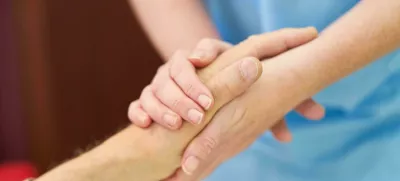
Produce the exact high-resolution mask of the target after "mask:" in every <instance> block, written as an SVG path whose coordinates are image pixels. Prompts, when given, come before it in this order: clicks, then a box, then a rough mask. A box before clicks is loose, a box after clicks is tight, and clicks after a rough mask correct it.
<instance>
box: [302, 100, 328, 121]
mask: <svg viewBox="0 0 400 181" xmlns="http://www.w3.org/2000/svg"><path fill="white" fill-rule="evenodd" d="M295 110H296V112H297V113H299V114H300V115H302V116H304V117H305V118H307V119H310V120H320V119H322V118H323V117H324V116H325V109H324V107H323V106H322V105H320V104H318V103H317V102H315V101H314V100H312V99H307V100H305V101H303V102H302V103H301V104H300V105H298V106H297V107H296V108H295Z"/></svg>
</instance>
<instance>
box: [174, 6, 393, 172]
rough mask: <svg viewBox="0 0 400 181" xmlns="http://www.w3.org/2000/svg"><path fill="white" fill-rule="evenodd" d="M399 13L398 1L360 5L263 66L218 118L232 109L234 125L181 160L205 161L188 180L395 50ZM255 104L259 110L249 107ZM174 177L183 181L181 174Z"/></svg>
mask: <svg viewBox="0 0 400 181" xmlns="http://www.w3.org/2000/svg"><path fill="white" fill-rule="evenodd" d="M399 9H400V1H396V0H385V1H373V0H364V1H362V2H360V3H359V4H358V5H357V6H356V7H355V8H353V9H352V10H351V11H350V12H348V13H347V14H346V15H345V16H343V17H342V18H341V19H340V20H338V21H337V22H335V23H334V24H332V25H331V26H330V27H329V28H327V29H326V30H325V31H324V32H323V33H322V34H321V36H320V37H318V38H317V39H315V40H314V41H312V42H311V43H308V44H306V45H303V46H301V47H299V48H296V49H293V50H291V51H289V52H287V53H285V54H282V55H280V56H278V57H274V58H272V59H269V60H268V61H263V67H264V71H263V72H264V73H263V75H262V76H261V78H260V80H259V81H257V83H255V85H253V86H252V87H251V88H250V90H248V91H246V93H245V94H243V95H242V96H241V97H239V98H238V99H235V100H234V101H233V102H231V103H230V104H229V105H227V106H225V107H224V108H223V109H221V110H220V111H219V113H218V114H221V115H222V114H225V113H227V112H229V110H232V108H233V107H235V108H236V110H237V111H236V112H231V114H234V113H235V114H236V115H237V117H238V118H237V119H236V121H229V122H212V123H210V125H208V127H207V128H206V129H205V130H203V131H202V133H201V134H200V135H199V136H197V138H196V139H195V140H194V141H193V142H192V143H191V145H190V146H189V148H188V149H187V150H186V152H185V154H184V155H185V156H184V157H185V158H188V157H190V156H194V157H195V158H197V159H199V161H200V160H204V163H203V165H202V166H200V167H201V168H200V169H199V170H198V172H197V173H195V174H194V176H193V175H192V177H190V180H193V179H195V180H196V179H199V178H203V177H204V176H205V175H207V174H208V173H209V172H210V171H212V170H213V169H214V168H215V167H216V166H217V165H219V164H220V163H221V162H222V161H224V160H226V159H227V158H230V157H231V156H233V155H235V154H236V153H238V152H239V151H240V150H243V148H245V147H247V146H248V145H249V144H250V143H251V142H252V141H254V140H255V139H256V138H257V137H258V136H259V135H260V134H262V133H263V132H264V130H265V128H267V127H270V126H271V124H272V122H271V121H266V120H276V119H278V118H279V117H281V116H282V115H283V114H284V113H286V112H287V111H288V110H290V109H291V108H292V107H293V106H295V105H297V104H298V103H299V102H301V101H303V100H304V99H305V98H307V97H310V96H312V95H314V94H316V93H317V92H318V91H320V90H322V89H323V88H325V87H327V86H328V85H330V84H332V83H334V82H335V81H337V80H339V79H341V78H343V77H345V76H347V75H349V74H351V73H352V72H354V71H356V70H358V69H360V68H362V67H364V66H366V65H367V64H369V63H370V62H373V61H374V60H377V59H378V58H379V57H381V56H383V55H385V54H387V53H389V52H391V51H393V50H395V49H396V48H398V47H399V46H400V14H399V13H398V10H399ZM360 30H362V31H360ZM232 51H234V50H232ZM310 52H312V53H310ZM219 58H221V59H224V58H225V57H224V55H222V56H220V57H219ZM231 58H233V57H231ZM227 59H230V58H227ZM294 59H295V60H296V61H291V60H294ZM219 63H224V61H219V60H217V61H216V63H215V64H212V65H211V66H210V67H213V66H218V65H217V64H219ZM208 70H211V68H210V69H208ZM288 90H290V93H289V92H288ZM261 95H262V96H261ZM272 95H280V96H279V97H278V96H272ZM260 96H261V97H260ZM255 103H257V105H258V106H256V107H254V106H252V105H254V104H255ZM230 105H232V108H231V109H230V108H229V106H230ZM272 106H273V107H272ZM239 107H241V108H239ZM249 108H251V109H249ZM224 109H226V111H227V112H225V110H224ZM262 110H264V111H262ZM266 110H268V111H266ZM218 114H217V115H216V116H215V118H216V119H218ZM231 120H235V119H231ZM231 138H235V139H231ZM207 140H212V142H214V143H216V144H212V145H213V146H214V147H212V148H209V147H208V148H207V149H205V146H204V145H207V144H205V142H207ZM235 140H241V142H240V143H239V142H235ZM213 149H215V150H213ZM204 150H207V151H206V152H205V151H204ZM208 153H211V155H210V154H208ZM178 175H179V176H177V177H178V178H185V176H184V174H183V173H180V174H178Z"/></svg>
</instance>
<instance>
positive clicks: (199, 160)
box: [128, 28, 324, 180]
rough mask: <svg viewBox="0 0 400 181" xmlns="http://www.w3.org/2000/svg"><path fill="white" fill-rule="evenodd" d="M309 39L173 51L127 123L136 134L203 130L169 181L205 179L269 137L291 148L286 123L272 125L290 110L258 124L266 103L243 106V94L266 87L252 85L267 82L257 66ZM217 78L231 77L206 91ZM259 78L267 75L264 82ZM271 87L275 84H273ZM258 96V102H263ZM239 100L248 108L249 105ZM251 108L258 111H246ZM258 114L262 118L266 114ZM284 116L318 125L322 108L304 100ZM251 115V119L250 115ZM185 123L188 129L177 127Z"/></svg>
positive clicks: (277, 38) (312, 34)
mask: <svg viewBox="0 0 400 181" xmlns="http://www.w3.org/2000/svg"><path fill="white" fill-rule="evenodd" d="M316 37H317V32H316V30H315V29H313V28H304V29H284V30H280V31H276V32H273V33H270V34H263V35H257V36H253V37H250V38H249V39H247V40H246V41H244V42H243V43H241V44H239V45H237V46H232V45H230V44H228V43H225V42H222V41H219V40H214V39H204V40H202V41H200V42H199V43H198V45H197V46H196V48H194V50H193V51H192V52H189V51H185V50H178V51H177V52H176V53H175V54H174V55H173V56H172V57H171V58H170V60H169V61H168V62H167V63H166V64H164V65H163V66H161V67H160V68H159V70H158V72H157V74H156V76H155V77H154V79H153V81H152V83H151V84H150V85H149V86H147V87H146V88H145V89H144V90H143V92H142V94H141V96H140V99H139V100H137V101H134V102H133V103H132V104H131V105H130V107H129V113H128V115H129V118H130V120H131V121H132V122H133V123H134V124H135V125H137V126H139V127H141V128H147V127H149V126H151V124H152V122H153V121H154V122H155V123H157V124H159V125H162V126H163V127H164V128H167V129H170V130H171V131H178V132H179V131H180V130H179V129H180V128H181V127H182V126H190V127H196V126H198V127H203V128H202V131H201V132H200V133H199V134H197V135H196V136H195V138H194V139H193V140H191V142H190V143H189V145H188V146H187V148H186V149H185V151H184V153H183V155H182V162H181V166H182V167H181V168H182V169H178V170H177V171H176V172H175V173H174V174H173V175H171V176H170V178H169V179H170V180H184V179H185V178H186V179H190V180H192V179H199V178H203V177H205V176H206V175H208V174H209V173H210V172H212V170H213V169H215V167H216V166H218V165H219V164H221V162H223V161H225V160H226V159H228V158H230V157H232V156H234V155H235V154H237V153H239V152H240V151H242V150H243V149H245V148H246V147H247V146H249V145H250V144H251V143H252V142H253V141H254V140H255V139H256V138H257V137H258V136H259V135H260V134H262V132H263V131H266V130H268V129H270V130H271V131H272V133H273V135H274V137H275V138H276V139H277V140H279V141H282V142H288V141H290V140H291V134H290V131H289V130H288V128H287V126H286V123H285V120H283V119H281V120H280V121H278V120H279V118H282V116H283V115H281V114H282V113H283V114H285V113H286V112H287V111H290V110H285V108H283V110H279V111H276V112H279V113H278V114H276V115H279V116H280V117H278V118H277V119H276V120H271V119H272V118H274V116H271V118H269V117H268V120H271V121H265V120H263V119H265V118H266V117H265V116H267V115H265V116H263V115H262V114H260V113H259V112H257V111H255V110H257V109H259V110H262V109H263V107H262V105H263V104H268V103H263V104H258V103H257V102H254V101H251V99H252V98H246V92H250V91H249V90H251V89H261V87H260V86H258V84H265V83H262V80H258V79H259V78H260V76H261V74H262V73H263V74H268V72H265V71H266V70H265V69H263V67H262V66H263V65H262V62H260V60H261V59H266V60H265V61H263V62H266V61H271V62H276V61H278V60H273V59H274V57H275V56H277V55H279V54H280V53H283V52H285V51H287V50H290V49H293V48H295V47H297V46H301V45H303V44H306V43H308V42H310V41H312V40H313V39H314V38H316ZM234 49H241V51H235V50H234ZM269 59H271V60H269ZM227 60H229V62H228V61H227ZM291 61H296V60H291ZM278 67H279V66H278ZM278 67H277V68H278ZM238 70H239V71H238ZM209 72H211V73H209ZM217 72H226V74H229V73H230V74H231V76H219V77H218V76H217V77H216V78H213V80H214V81H212V83H211V84H212V85H210V83H208V81H207V80H209V79H211V77H212V74H214V75H215V74H216V73H217ZM275 72H276V70H275ZM282 73H283V74H285V72H282ZM286 74H289V75H290V74H292V73H291V72H286ZM265 76H267V75H264V76H263V77H265ZM271 77H273V76H271ZM257 80H258V81H257ZM267 82H268V81H267ZM274 82H276V83H279V80H274ZM213 85H214V86H213ZM215 87H219V89H216V88H215ZM221 87H222V88H221ZM263 87H268V85H263ZM271 87H273V86H271ZM221 90H222V91H221ZM260 91H261V90H260ZM264 92H265V93H263V94H269V93H268V91H264ZM271 93H274V92H273V91H271ZM281 93H282V94H285V92H281ZM249 94H250V93H249ZM263 94H260V95H258V96H264V95H263ZM274 96H275V97H280V96H281V95H279V94H278V95H274ZM235 97H236V99H234V98H235ZM248 97H249V96H248ZM253 97H254V95H253ZM265 97H268V96H265ZM282 97H285V96H282ZM286 97H287V96H286ZM240 99H244V100H248V101H247V102H248V104H247V105H246V103H243V101H242V102H241V101H240ZM277 99H279V98H277ZM263 100H264V99H259V101H263ZM272 103H274V101H273V100H271V104H272ZM224 104H225V105H224ZM250 106H254V107H258V108H256V109H254V111H251V110H249V109H251V108H252V107H250ZM269 106H271V107H277V108H274V109H275V110H278V109H279V106H280V105H269ZM229 107H234V108H233V109H229ZM219 109H220V110H219ZM265 109H266V110H268V107H265ZM290 109H294V110H296V111H297V112H298V113H299V114H301V115H302V116H304V117H306V118H308V119H311V120H319V119H321V118H322V117H323V116H324V109H323V107H322V106H321V105H319V104H317V103H316V102H314V101H313V100H312V99H307V100H304V101H302V102H301V103H300V104H298V105H297V106H295V107H291V108H290ZM217 111H218V112H217ZM251 112H254V113H255V114H254V115H252V114H251ZM268 113H269V114H271V113H270V112H268ZM214 114H215V115H214ZM227 115H230V117H227ZM211 119H213V121H212V122H210V120H211ZM184 120H186V121H187V122H189V123H184ZM208 123H209V124H208ZM230 138H234V139H230ZM240 138H243V139H240ZM166 139H168V138H166Z"/></svg>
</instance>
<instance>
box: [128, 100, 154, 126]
mask: <svg viewBox="0 0 400 181" xmlns="http://www.w3.org/2000/svg"><path fill="white" fill-rule="evenodd" d="M128 118H129V120H131V121H132V123H133V124H135V125H137V126H139V127H141V128H146V127H148V126H150V124H151V119H150V117H149V115H147V113H146V112H144V110H143V109H142V107H141V106H140V104H139V101H138V100H136V101H133V102H132V103H131V104H130V105H129V108H128Z"/></svg>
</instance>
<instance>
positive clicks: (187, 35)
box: [130, 0, 219, 60]
mask: <svg viewBox="0 0 400 181" xmlns="http://www.w3.org/2000/svg"><path fill="white" fill-rule="evenodd" d="M201 3H202V2H201V1H198V0H162V1H160V0H130V4H131V6H132V8H133V9H134V10H135V12H136V14H137V17H138V18H139V20H140V22H141V23H142V25H143V27H144V29H145V30H146V32H147V33H148V35H149V37H150V39H151V41H152V42H153V44H154V45H155V47H156V48H157V49H158V51H159V52H160V54H161V55H162V57H163V58H164V60H168V58H169V57H170V56H171V55H172V53H173V52H175V51H176V50H178V49H180V48H183V49H187V50H191V49H192V48H194V46H195V45H196V44H197V43H198V42H199V41H200V40H201V39H203V38H219V35H218V33H217V31H216V30H215V28H214V25H213V24H212V22H211V20H210V19H209V17H208V15H207V13H206V12H205V10H204V8H203V6H202V4H201Z"/></svg>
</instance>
